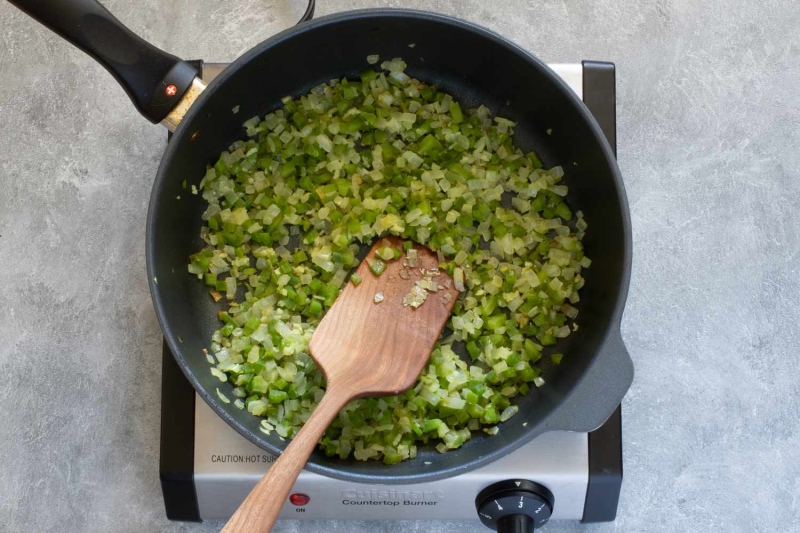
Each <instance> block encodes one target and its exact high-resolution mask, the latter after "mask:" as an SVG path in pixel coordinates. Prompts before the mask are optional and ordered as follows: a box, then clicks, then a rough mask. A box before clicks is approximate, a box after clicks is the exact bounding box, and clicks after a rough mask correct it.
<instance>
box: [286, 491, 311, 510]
mask: <svg viewBox="0 0 800 533" xmlns="http://www.w3.org/2000/svg"><path fill="white" fill-rule="evenodd" d="M289 501H290V502H292V505H297V506H298V507H299V506H301V505H306V504H307V503H308V502H310V501H311V498H309V497H308V494H301V493H299V492H297V493H295V494H292V495H291V496H289Z"/></svg>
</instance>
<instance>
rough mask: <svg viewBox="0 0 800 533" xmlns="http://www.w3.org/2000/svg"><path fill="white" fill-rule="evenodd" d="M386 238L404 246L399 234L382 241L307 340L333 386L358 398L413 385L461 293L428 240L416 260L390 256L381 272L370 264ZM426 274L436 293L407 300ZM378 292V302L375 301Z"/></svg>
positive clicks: (416, 246)
mask: <svg viewBox="0 0 800 533" xmlns="http://www.w3.org/2000/svg"><path fill="white" fill-rule="evenodd" d="M386 244H390V245H391V246H392V247H393V248H397V249H399V250H403V241H401V240H400V239H398V238H394V237H389V238H382V239H380V240H379V241H378V242H377V243H376V244H375V245H374V246H373V247H372V249H371V250H370V251H369V254H367V258H366V259H365V260H364V261H362V262H361V264H360V265H359V267H358V269H357V270H356V274H358V275H359V276H360V277H361V280H362V281H361V283H360V284H359V285H358V286H355V285H353V284H352V283H351V282H348V283H347V285H346V286H345V287H344V289H343V290H342V292H341V293H340V294H339V297H338V298H337V299H336V302H335V303H334V304H333V306H332V307H331V308H330V309H329V310H328V312H327V313H326V315H325V317H324V318H323V319H322V322H321V323H320V324H319V326H318V327H317V330H316V331H315V332H314V336H313V337H312V338H311V342H310V344H309V350H310V352H311V355H312V357H313V358H314V360H315V361H316V362H317V364H318V366H319V367H320V368H321V369H322V370H323V372H324V373H325V376H326V377H327V379H328V382H329V384H328V386H329V387H330V383H331V382H334V383H335V384H336V386H337V387H342V388H352V389H353V390H357V391H358V395H359V396H377V395H389V394H397V393H399V392H402V391H404V390H406V389H408V388H409V387H411V385H413V384H414V382H415V381H416V379H417V377H418V375H419V373H420V372H421V371H422V369H423V367H424V366H425V363H426V362H427V361H428V357H429V356H430V353H431V351H432V350H433V346H434V344H435V343H436V340H437V339H438V338H439V334H440V333H441V331H442V328H443V327H444V325H445V324H446V323H447V319H448V317H449V316H450V312H451V311H452V309H453V306H454V305H455V302H456V298H457V297H458V291H457V290H456V289H455V288H454V286H453V280H452V278H450V276H448V275H447V273H446V272H444V271H439V270H438V268H437V267H438V258H437V256H436V254H435V253H434V252H432V251H431V250H430V249H428V248H426V247H424V246H420V245H414V248H413V249H415V250H416V251H417V261H416V266H409V259H408V257H407V254H406V253H405V252H404V253H403V256H402V257H401V258H400V259H396V260H393V261H386V270H385V271H384V272H383V274H381V275H380V276H376V275H375V274H373V273H372V271H371V270H370V268H369V262H370V261H374V260H377V259H379V258H378V257H377V256H376V252H377V251H378V249H379V248H381V247H383V246H385V245H386ZM411 262H412V263H413V261H411ZM421 280H424V281H423V285H428V284H434V285H435V289H436V290H435V292H434V291H431V290H428V291H426V292H427V297H426V299H425V301H424V302H423V303H422V304H421V305H420V306H419V307H417V308H414V307H413V306H411V305H404V303H403V301H404V299H406V296H407V295H409V293H411V291H412V289H413V288H414V286H415V285H416V284H417V282H419V281H421ZM439 287H441V288H439ZM378 294H379V295H381V296H382V301H381V302H380V303H376V301H375V300H376V295H378ZM378 299H380V296H379V298H378Z"/></svg>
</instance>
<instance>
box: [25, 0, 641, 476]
mask: <svg viewBox="0 0 800 533" xmlns="http://www.w3.org/2000/svg"><path fill="white" fill-rule="evenodd" d="M11 3H13V4H14V5H16V6H18V7H19V8H20V9H22V10H23V11H25V12H27V13H28V14H29V15H31V16H32V17H34V18H36V19H37V20H39V21H40V22H41V23H43V24H44V25H45V26H47V27H48V28H50V29H51V30H53V31H55V32H57V33H58V34H59V35H61V36H62V37H64V38H65V39H67V40H68V41H70V42H71V43H72V44H74V45H76V46H77V47H78V48H80V49H81V50H83V51H85V52H87V53H88V54H89V55H91V56H92V57H94V58H95V59H96V60H97V61H99V62H100V63H101V64H102V65H103V66H104V67H105V68H106V69H107V70H109V71H110V72H111V74H113V75H114V77H115V78H116V79H117V81H118V82H119V83H120V84H121V85H122V87H123V88H124V89H125V90H126V92H127V93H128V94H129V95H130V97H131V99H132V100H133V102H134V104H135V105H136V107H137V109H139V111H140V112H141V113H142V114H143V115H144V116H146V117H147V118H148V119H150V120H151V121H152V122H155V123H158V122H163V123H165V124H166V125H167V126H168V127H171V128H175V127H177V129H176V131H175V135H174V137H173V139H172V142H171V143H170V144H169V146H168V148H167V151H166V153H165V154H164V157H163V159H162V161H161V166H160V168H159V170H158V175H157V176H156V179H155V183H154V186H153V192H152V197H151V200H150V211H149V214H148V219H147V242H146V253H147V270H148V274H149V278H150V291H151V293H152V297H153V302H154V304H155V310H156V315H157V316H158V320H159V322H160V324H161V328H162V330H163V332H164V336H165V338H166V340H167V342H168V343H169V347H170V348H171V350H172V353H173V354H175V358H176V359H177V362H178V364H179V365H180V367H181V369H182V370H183V372H184V373H185V374H186V377H187V378H188V379H189V381H190V382H191V383H192V385H193V386H194V387H195V389H196V390H197V391H198V393H199V394H200V396H202V397H203V399H204V400H205V401H206V402H208V404H209V405H210V406H211V407H212V408H213V409H214V411H216V412H217V414H219V415H220V416H221V417H222V418H223V419H224V420H225V421H226V422H228V423H229V424H230V425H231V426H232V427H233V428H234V429H236V430H237V431H238V432H239V433H241V434H242V435H244V436H245V437H247V438H248V439H250V440H251V441H252V442H254V443H256V444H257V445H259V446H261V447H262V448H264V449H265V450H267V451H269V452H272V453H279V452H280V451H281V450H282V449H283V448H284V447H285V445H286V443H285V442H282V441H281V440H279V439H278V437H277V436H276V435H275V434H274V433H273V435H272V436H267V435H265V434H264V433H262V432H261V431H259V429H258V428H259V423H260V419H258V418H256V417H254V416H252V415H250V413H248V412H247V411H246V410H239V409H237V408H236V407H234V406H233V404H224V403H222V402H220V401H219V400H218V399H217V397H216V393H215V389H216V388H217V387H220V385H221V384H220V382H219V381H218V380H217V379H216V378H215V377H213V376H212V375H211V374H210V373H209V365H208V363H207V362H206V359H205V356H204V355H203V352H202V350H203V348H205V347H206V346H208V343H209V339H210V337H211V333H212V332H213V331H214V330H215V329H217V328H218V327H219V323H218V322H217V319H216V314H217V313H216V312H217V308H218V305H216V304H214V303H213V302H212V301H211V299H210V298H209V297H208V293H207V291H206V288H205V287H204V286H203V284H202V283H198V281H197V279H196V278H195V277H193V276H190V275H188V274H187V271H186V265H187V258H188V257H189V255H190V254H192V253H194V252H196V251H197V250H199V249H200V248H202V246H203V243H202V241H201V240H200V239H199V233H200V231H199V230H200V223H201V218H200V214H201V213H202V211H203V210H204V205H203V200H202V198H201V197H199V196H193V195H187V194H185V193H183V194H182V188H181V183H182V182H183V181H184V180H186V181H187V182H188V183H189V184H197V183H198V182H199V181H200V179H201V177H202V176H203V174H204V173H205V169H206V165H208V164H209V163H212V162H214V161H215V160H216V158H217V157H218V155H219V153H220V152H221V151H223V150H225V149H227V147H228V146H229V145H230V144H231V142H233V141H234V140H237V139H240V138H242V137H243V135H244V130H243V128H242V125H241V124H242V122H243V121H244V120H245V119H247V118H249V117H252V116H253V115H257V114H264V113H266V112H268V111H270V110H273V109H276V108H278V107H279V106H280V99H281V97H283V96H286V95H295V96H296V95H301V94H304V93H306V92H307V91H309V90H310V89H311V88H312V87H314V86H316V85H318V84H320V83H322V82H325V81H328V80H330V79H333V78H341V77H343V76H356V75H357V74H358V72H360V71H361V70H363V69H364V67H365V58H366V56H367V55H369V54H380V56H381V57H382V58H392V57H402V58H404V59H405V61H406V62H407V63H408V72H409V73H410V74H411V75H412V76H414V77H416V78H419V79H421V80H423V81H426V82H428V83H433V84H435V85H437V86H439V87H441V88H443V89H444V90H446V91H447V92H449V93H451V94H453V95H454V96H455V97H456V98H458V99H459V100H460V101H461V103H462V107H464V106H466V107H470V106H473V105H477V104H481V103H483V104H485V105H487V106H488V107H489V108H490V109H492V111H493V112H495V113H496V114H499V115H502V116H504V117H508V118H510V119H512V120H514V121H516V122H518V126H517V128H516V131H517V138H518V142H519V143H520V145H521V146H522V147H523V148H528V149H530V148H535V149H536V151H537V152H538V153H539V154H541V155H542V158H543V159H544V161H545V163H546V164H548V165H556V164H561V165H563V166H564V167H565V169H566V171H567V174H566V178H565V182H566V184H567V185H569V191H570V192H569V198H568V200H569V202H570V205H571V206H572V207H573V209H574V210H578V209H580V210H582V211H583V212H584V214H585V216H586V220H587V221H588V223H589V229H588V231H587V234H586V238H585V240H584V245H585V249H586V254H587V256H589V257H591V258H592V259H593V261H594V262H593V263H592V266H591V268H590V269H588V270H587V271H586V272H585V276H586V286H585V287H584V288H583V290H582V292H581V302H580V304H579V306H578V307H579V309H580V326H581V327H580V329H579V331H578V332H577V333H575V334H573V335H571V336H570V337H568V338H567V339H565V340H563V341H561V343H560V345H559V350H560V351H563V352H564V353H566V354H568V355H567V357H566V358H565V360H564V363H563V364H561V365H559V366H558V367H553V368H549V369H546V372H545V374H544V376H545V379H546V381H547V385H546V386H544V387H541V388H539V389H535V390H533V391H531V393H530V394H528V395H527V396H526V397H524V398H521V399H519V402H518V403H519V406H520V411H519V414H518V415H517V416H515V417H514V418H512V419H511V420H510V421H509V422H507V423H505V424H503V425H502V427H501V430H500V432H499V433H498V434H497V435H496V436H492V437H488V436H485V435H482V434H477V435H476V436H475V437H474V438H473V439H472V440H470V441H468V442H467V443H466V444H465V445H464V446H463V447H462V448H460V449H458V450H455V451H451V452H448V453H445V454H440V453H438V452H436V451H435V450H433V449H422V450H421V451H420V453H419V454H418V455H417V458H416V459H414V460H410V461H404V462H402V463H400V464H397V465H393V466H386V465H383V464H381V463H378V462H357V461H354V460H339V459H330V458H327V457H325V456H324V455H323V454H322V453H320V452H315V454H314V455H312V457H311V459H310V461H309V463H308V466H307V468H308V469H309V470H311V471H313V472H317V473H320V474H324V475H327V476H331V477H335V478H340V479H345V480H350V481H358V482H372V483H420V482H425V481H432V480H435V479H439V478H444V477H449V476H454V475H457V474H461V473H463V472H465V471H468V470H471V469H474V468H477V467H479V466H482V465H485V464H487V463H489V462H491V461H493V460H495V459H498V458H500V457H502V456H504V455H506V454H508V453H510V452H511V451H513V450H515V449H516V448H518V447H519V446H521V445H523V444H525V443H526V442H528V441H530V440H531V439H533V438H534V437H536V436H537V435H540V434H541V433H543V432H545V431H549V430H570V431H582V432H586V431H591V430H594V429H595V428H597V427H599V426H600V425H601V424H602V423H603V422H604V421H605V420H606V419H607V418H608V417H609V415H611V413H612V412H613V411H614V409H615V408H616V407H617V406H618V405H619V403H620V401H621V400H622V397H623V396H624V395H625V392H626V391H627V390H628V387H629V386H630V383H631V380H632V379H633V365H632V363H631V359H630V357H629V356H628V354H627V352H626V350H625V347H624V345H623V343H622V340H621V337H620V332H619V326H620V320H621V317H622V311H623V308H624V305H625V299H626V296H627V291H628V282H629V278H630V264H631V228H630V219H629V218H630V217H629V213H628V205H627V200H626V197H625V191H624V188H623V184H622V179H621V177H620V172H619V168H618V167H617V163H616V160H615V158H614V154H613V152H612V150H611V148H610V147H609V144H608V142H607V141H606V139H605V137H604V136H603V133H602V132H601V130H600V127H599V126H598V125H597V123H596V122H595V120H594V119H593V118H592V116H591V115H590V114H589V111H588V110H587V109H586V107H585V106H584V105H583V103H582V102H581V101H580V100H579V99H578V98H577V96H576V95H575V94H574V93H573V92H572V91H571V90H570V89H569V88H568V87H567V86H566V85H565V84H564V83H563V82H562V81H561V80H560V79H559V78H558V77H557V76H556V74H554V73H553V72H552V71H551V70H550V69H549V68H547V66H545V65H544V64H543V63H542V62H541V61H539V60H538V59H536V58H535V57H533V56H531V55H530V54H529V53H527V52H525V51H524V50H522V49H521V48H519V47H517V46H516V45H514V44H512V43H511V42H509V41H507V40H506V39H504V38H503V37H501V36H500V35H497V34H495V33H493V32H490V31H488V30H485V29H483V28H481V27H479V26H476V25H474V24H471V23H469V22H465V21H462V20H458V19H454V18H451V17H447V16H443V15H438V14H434V13H428V12H423V11H410V10H395V9H369V10H362V11H350V12H345V13H339V14H335V15H330V16H327V17H323V18H320V19H318V20H314V21H310V22H304V23H302V24H300V25H298V26H295V27H294V28H291V29H289V30H286V31H284V32H282V33H280V34H278V35H276V36H274V37H272V38H270V39H267V40H266V41H264V42H262V43H261V44H258V45H256V46H255V47H254V48H253V49H252V50H250V51H249V52H247V53H246V54H244V55H243V56H242V57H240V58H239V59H237V60H236V61H235V62H234V63H233V64H231V65H230V66H229V67H228V68H226V69H225V71H224V72H223V73H222V74H221V75H220V76H219V77H218V78H216V79H215V80H214V81H213V82H212V83H210V84H209V85H208V87H207V88H205V90H202V89H203V85H202V84H201V83H199V82H198V81H196V80H195V79H194V76H195V71H194V70H193V69H192V68H191V67H190V66H189V65H187V64H186V63H185V62H183V61H182V60H180V59H178V58H176V57H174V56H172V55H170V54H167V53H165V52H163V51H161V50H159V49H157V48H155V47H153V46H151V45H149V44H148V43H146V42H144V41H143V40H141V39H140V38H139V37H137V36H136V35H134V34H133V33H131V32H130V31H129V30H128V29H127V28H125V27H124V26H122V24H120V23H119V21H117V20H116V19H115V18H114V17H113V16H112V15H111V14H110V13H109V12H108V11H106V10H105V8H103V7H102V6H101V5H100V4H98V3H97V2H95V1H94V0H11ZM312 9H313V3H312ZM411 43H414V45H415V46H414V47H413V48H410V47H409V46H408V45H409V44H411ZM179 101H180V102H182V105H181V106H178V107H179V109H178V110H177V111H176V110H175V105H176V103H177V102H179ZM234 106H238V107H239V110H240V111H239V113H238V114H234V113H232V111H231V109H232V108H233V107H234ZM547 130H552V134H550V135H548V134H547V133H546V132H547ZM573 163H576V164H577V165H573ZM181 194H182V196H181V197H182V200H180V201H178V200H176V196H179V195H181ZM228 388H230V387H229V385H228V384H222V387H221V390H222V391H223V392H226V393H230V390H227V389H228ZM229 395H230V394H229Z"/></svg>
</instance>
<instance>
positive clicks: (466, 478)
mask: <svg viewBox="0 0 800 533" xmlns="http://www.w3.org/2000/svg"><path fill="white" fill-rule="evenodd" d="M192 63H193V66H194V67H195V68H197V70H198V72H200V73H201V75H202V77H203V79H204V80H205V81H206V82H208V81H210V80H211V79H213V78H214V77H215V76H216V75H217V74H219V73H220V72H221V71H222V69H224V68H225V66H226V65H225V64H221V63H204V62H202V61H195V62H192ZM550 67H551V68H552V69H553V70H554V71H555V72H556V73H557V74H559V75H560V76H561V77H562V79H563V80H564V81H565V82H566V83H567V84H568V85H569V86H570V87H571V88H572V89H573V90H574V91H575V92H576V94H577V95H578V96H579V97H580V98H582V99H583V101H584V103H585V104H586V106H587V107H588V108H589V110H590V111H591V112H592V114H593V115H594V116H595V118H596V119H597V122H598V123H599V124H600V127H601V128H602V130H603V132H604V133H605V135H606V137H607V138H608V140H609V142H610V144H611V147H612V148H613V149H614V150H615V151H616V81H615V69H614V65H613V64H612V63H605V62H594V61H584V62H583V63H580V64H551V65H550ZM162 367H163V368H162V405H161V457H160V475H161V486H162V490H163V493H164V504H165V507H166V512H167V517H168V518H169V519H171V520H181V521H202V520H227V519H228V518H229V517H230V516H231V515H232V514H233V512H234V511H235V510H236V509H237V507H238V506H239V504H240V503H241V502H242V501H243V500H244V498H245V497H246V496H247V494H248V493H249V492H250V490H251V489H252V488H253V487H254V486H255V484H256V483H257V482H258V480H259V479H261V477H262V476H263V474H264V472H266V470H267V469H268V468H269V467H270V465H271V464H272V463H273V462H274V457H273V456H271V455H270V454H268V453H267V452H265V451H264V450H262V449H261V448H259V447H257V446H255V445H254V444H252V443H251V442H250V441H248V440H247V439H245V438H244V437H242V436H241V435H239V434H238V433H237V432H236V431H234V430H233V429H232V428H230V427H229V426H228V425H227V424H226V423H225V422H224V421H223V420H222V419H221V418H220V417H218V416H217V415H216V414H214V412H213V411H212V410H211V408H210V407H208V406H207V405H206V404H205V403H204V402H203V401H202V400H200V399H199V396H197V394H196V393H195V391H194V389H192V386H191V385H190V384H189V382H188V381H187V380H186V378H185V377H184V376H183V374H182V373H181V370H180V368H179V367H178V365H177V364H176V363H175V360H174V358H173V356H172V353H171V352H170V350H169V348H168V347H167V345H166V343H164V353H163V359H162ZM388 468H391V467H388ZM621 485H622V435H621V411H620V408H617V410H616V411H615V412H614V414H613V415H612V416H611V418H609V420H608V421H607V422H606V423H605V424H604V425H603V426H601V427H600V428H599V429H597V430H595V431H593V432H591V433H588V434H587V433H570V432H563V431H553V432H549V433H545V434H544V435H541V436H540V437H538V438H536V439H535V440H533V441H532V442H530V443H529V444H527V445H525V446H523V447H522V448H520V449H518V450H517V451H515V452H513V453H511V454H509V455H507V456H506V457H504V458H502V459H500V460H499V461H495V462H493V463H491V464H489V465H487V466H485V467H483V468H480V469H478V470H474V471H472V472H468V473H466V474H463V475H461V476H457V477H454V478H449V479H443V480H439V481H434V482H431V483H424V484H417V485H368V484H359V483H351V482H346V481H340V480H336V479H331V478H327V477H324V476H320V475H318V474H313V473H310V472H306V471H303V472H302V473H301V474H300V477H299V478H298V480H297V483H296V484H295V487H294V490H293V491H292V493H291V496H290V497H289V499H288V501H287V502H285V504H284V507H283V510H282V511H281V514H280V519H301V520H408V519H410V518H415V519H420V520H482V521H483V522H484V523H486V524H487V525H490V526H492V525H494V523H493V522H492V518H491V516H490V511H488V510H487V511H486V512H483V511H482V510H483V509H484V507H486V506H485V505H483V502H489V505H496V506H498V507H499V506H501V505H509V504H511V503H513V504H514V505H517V506H520V507H524V506H528V508H530V509H531V510H532V512H533V513H534V514H535V516H537V518H536V526H537V527H538V526H539V525H542V524H544V523H545V522H547V521H548V520H580V521H582V522H584V523H590V522H606V521H612V520H614V519H615V517H616V514H617V503H618V501H619V493H620V488H621ZM479 496H480V497H479ZM476 497H479V498H478V500H479V501H478V502H477V505H478V506H479V507H480V509H476ZM506 502H508V503H506ZM479 511H480V512H479ZM487 531H488V530H487Z"/></svg>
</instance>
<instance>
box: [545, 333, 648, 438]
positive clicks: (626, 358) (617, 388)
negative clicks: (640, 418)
mask: <svg viewBox="0 0 800 533" xmlns="http://www.w3.org/2000/svg"><path fill="white" fill-rule="evenodd" d="M632 382H633V361H631V356H630V355H629V354H628V350H627V348H625V344H624V343H623V342H622V335H620V332H619V329H614V330H613V331H612V332H611V333H610V334H609V336H608V338H607V339H606V341H605V343H604V344H603V346H602V347H601V348H600V351H599V352H598V353H597V355H596V356H595V358H594V360H593V361H592V364H591V365H590V366H589V368H588V369H587V370H586V373H585V374H584V375H583V377H582V378H581V380H580V381H579V382H578V385H577V386H576V387H575V388H574V389H573V391H572V393H570V394H569V395H568V396H567V397H566V398H565V399H564V401H562V402H561V404H560V405H559V406H558V407H557V408H556V410H555V411H554V412H553V414H552V415H551V418H550V420H549V422H548V424H547V428H548V429H562V430H567V431H579V432H583V433H588V432H590V431H594V430H595V429H597V428H599V427H600V426H602V425H603V424H604V423H605V421H606V420H608V418H609V417H610V416H611V415H612V414H614V411H615V410H616V408H617V407H618V406H619V404H620V402H621V401H622V398H623V396H625V393H626V392H628V389H629V388H630V386H631V383H632Z"/></svg>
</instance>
